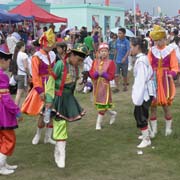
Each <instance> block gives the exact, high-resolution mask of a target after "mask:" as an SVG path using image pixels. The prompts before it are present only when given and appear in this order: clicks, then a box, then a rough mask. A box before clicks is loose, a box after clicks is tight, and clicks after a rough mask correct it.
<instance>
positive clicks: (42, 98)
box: [39, 92, 45, 101]
mask: <svg viewBox="0 0 180 180" xmlns="http://www.w3.org/2000/svg"><path fill="white" fill-rule="evenodd" d="M39 96H40V98H41V100H42V101H44V100H45V94H44V92H42V93H41V94H40V95H39Z"/></svg>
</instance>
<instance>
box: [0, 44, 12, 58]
mask: <svg viewBox="0 0 180 180" xmlns="http://www.w3.org/2000/svg"><path fill="white" fill-rule="evenodd" d="M0 57H3V58H5V59H11V58H12V54H11V53H10V52H9V49H8V47H7V45H6V44H1V45H0Z"/></svg>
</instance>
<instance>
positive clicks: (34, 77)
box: [32, 56, 44, 94]
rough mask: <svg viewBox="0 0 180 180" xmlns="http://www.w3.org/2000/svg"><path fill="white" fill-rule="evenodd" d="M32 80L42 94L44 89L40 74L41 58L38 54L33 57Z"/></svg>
mask: <svg viewBox="0 0 180 180" xmlns="http://www.w3.org/2000/svg"><path fill="white" fill-rule="evenodd" d="M32 82H33V86H34V88H35V89H36V91H37V92H38V94H41V93H42V92H43V91H44V90H43V85H42V78H41V77H40V75H39V59H38V57H36V56H33V57H32Z"/></svg>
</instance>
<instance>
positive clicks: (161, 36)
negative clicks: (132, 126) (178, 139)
mask: <svg viewBox="0 0 180 180" xmlns="http://www.w3.org/2000/svg"><path fill="white" fill-rule="evenodd" d="M150 37H151V38H152V40H153V41H154V43H155V46H153V47H152V48H151V50H150V51H149V54H148V57H149V60H150V63H151V65H152V68H153V71H154V81H155V82H156V88H157V97H156V98H155V99H154V100H153V102H152V107H151V118H150V125H151V130H152V135H151V136H152V137H155V135H156V134H157V106H158V105H159V106H162V108H163V111H164V118H165V121H166V128H165V136H168V135H170V134H171V133H172V120H173V118H172V114H171V110H170V107H171V104H172V102H173V99H174V96H175V85H174V80H173V78H175V77H176V75H177V72H178V60H177V58H176V53H175V51H174V49H173V48H172V47H170V46H166V31H165V30H164V29H163V28H162V27H160V26H158V25H155V26H154V28H153V30H152V31H151V32H150Z"/></svg>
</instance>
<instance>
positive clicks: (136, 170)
mask: <svg viewBox="0 0 180 180" xmlns="http://www.w3.org/2000/svg"><path fill="white" fill-rule="evenodd" d="M76 96H77V98H78V99H79V101H80V104H81V105H82V106H83V107H84V108H85V109H86V110H87V115H86V116H85V117H84V118H83V119H82V120H81V121H78V122H74V123H70V124H69V126H68V132H69V139H68V144H67V160H66V168H65V169H58V168H57V167H56V165H55V162H54V158H53V152H54V147H53V146H52V145H44V144H43V137H44V136H42V138H41V143H40V144H39V145H37V146H33V145H32V144H31V140H32V137H33V136H34V133H35V129H36V120H35V119H36V118H32V117H27V116H26V117H25V121H24V122H21V123H20V124H19V128H18V129H17V131H16V132H17V144H16V150H15V152H14V154H13V156H12V157H10V158H9V159H8V162H9V163H11V164H18V165H19V168H18V169H17V171H16V173H15V174H13V175H11V176H8V177H5V176H0V180H6V179H13V180H41V179H42V180H179V179H180V171H179V168H180V126H179V124H180V123H179V107H180V101H179V100H180V89H179V88H177V95H176V99H175V101H174V104H173V106H172V112H173V117H174V131H173V134H172V136H170V137H165V136H164V128H165V123H164V120H163V113H162V110H161V108H159V109H158V119H159V122H158V130H159V131H158V136H157V138H156V139H154V140H153V141H152V146H154V147H155V149H152V148H151V147H149V148H147V149H145V150H143V152H144V154H143V155H137V148H136V145H137V144H138V143H139V140H137V137H138V134H139V131H138V129H137V128H136V123H135V120H134V117H133V105H132V102H131V89H130V87H129V91H128V92H120V93H119V94H117V95H114V96H113V99H114V103H115V108H114V109H115V110H116V111H117V112H118V116H117V121H116V123H115V124H114V125H112V126H110V125H109V124H108V122H109V119H108V118H109V116H108V115H107V116H106V117H105V120H104V123H103V129H102V131H100V132H97V131H95V122H96V116H97V112H96V110H95V108H94V106H93V104H92V102H91V101H90V95H84V94H76Z"/></svg>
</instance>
